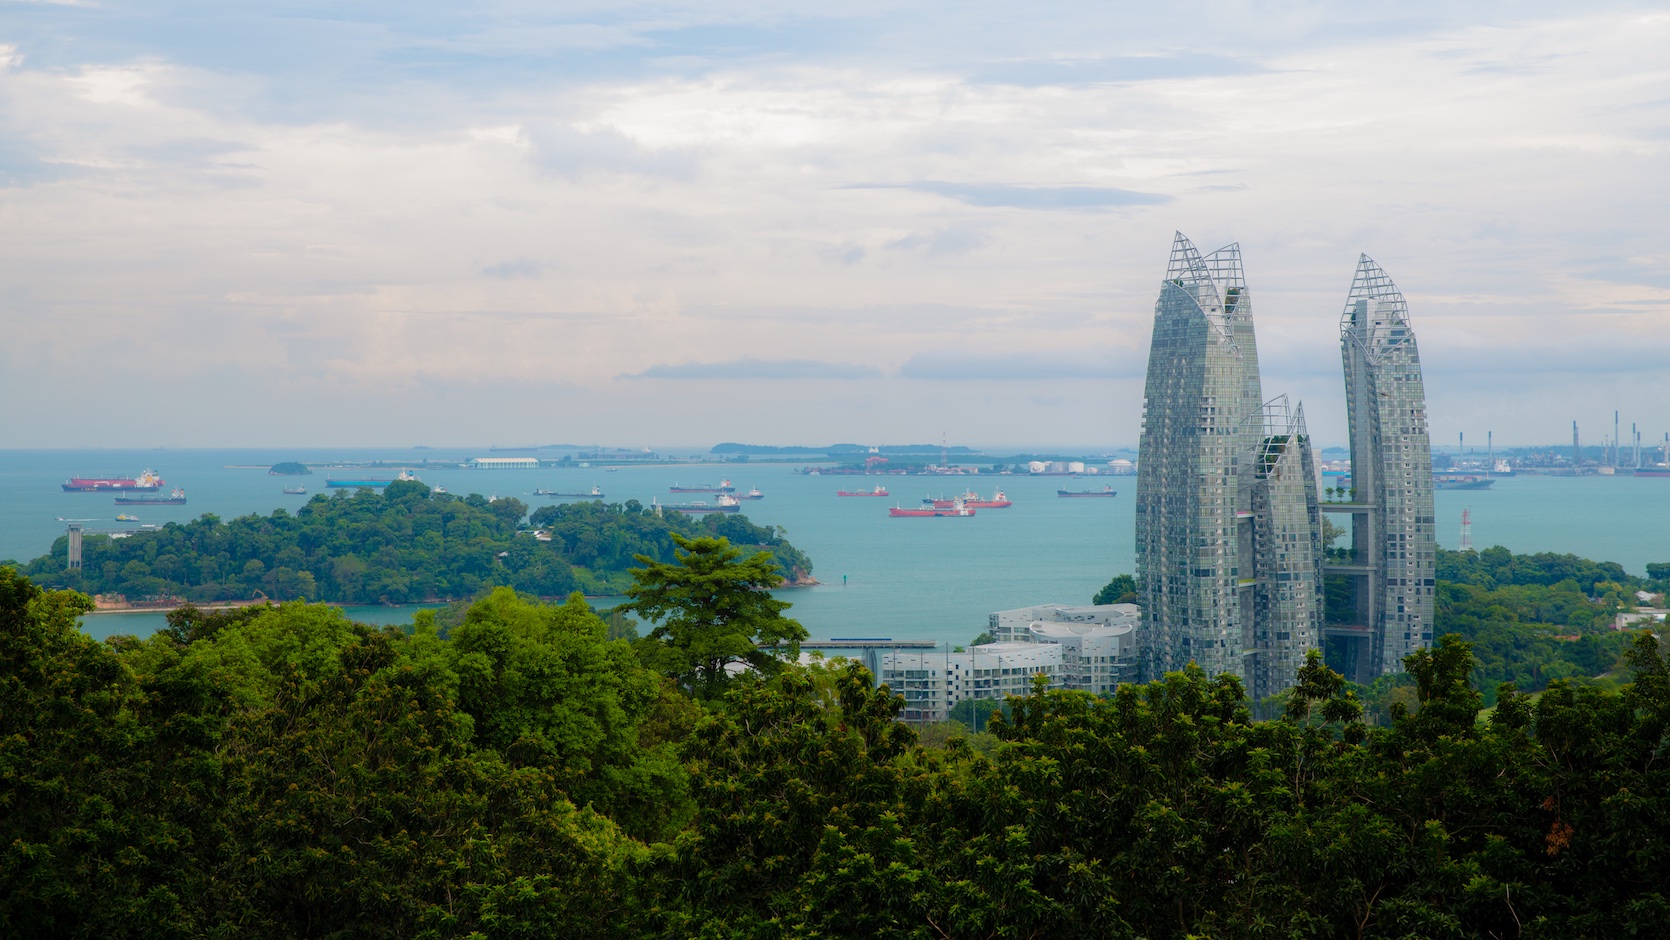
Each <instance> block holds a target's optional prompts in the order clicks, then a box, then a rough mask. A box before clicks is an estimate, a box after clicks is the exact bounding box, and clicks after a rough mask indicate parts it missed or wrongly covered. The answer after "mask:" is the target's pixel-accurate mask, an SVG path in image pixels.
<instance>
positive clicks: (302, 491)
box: [284, 486, 307, 496]
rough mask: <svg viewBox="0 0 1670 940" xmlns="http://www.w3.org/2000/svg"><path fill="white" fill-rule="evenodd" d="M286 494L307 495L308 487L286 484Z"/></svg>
mask: <svg viewBox="0 0 1670 940" xmlns="http://www.w3.org/2000/svg"><path fill="white" fill-rule="evenodd" d="M284 495H285V496H306V495H307V487H305V486H286V487H285V488H284Z"/></svg>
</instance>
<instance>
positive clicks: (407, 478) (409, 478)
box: [325, 470, 422, 490]
mask: <svg viewBox="0 0 1670 940" xmlns="http://www.w3.org/2000/svg"><path fill="white" fill-rule="evenodd" d="M421 482H422V481H421V480H419V479H418V478H417V474H415V473H412V472H411V471H410V470H402V471H400V475H399V476H397V477H395V478H394V479H392V480H373V479H369V478H367V479H363V480H356V479H347V480H332V479H330V478H329V477H327V478H325V485H326V486H329V487H333V488H335V489H359V488H360V487H362V486H364V487H369V488H371V489H374V490H380V489H382V488H383V487H385V486H388V485H389V484H390V483H421Z"/></svg>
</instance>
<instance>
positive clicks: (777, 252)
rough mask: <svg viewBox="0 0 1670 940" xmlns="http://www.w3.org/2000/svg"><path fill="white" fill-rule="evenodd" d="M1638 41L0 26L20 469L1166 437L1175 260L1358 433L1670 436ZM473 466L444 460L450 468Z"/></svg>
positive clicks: (11, 380)
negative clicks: (1153, 376)
mask: <svg viewBox="0 0 1670 940" xmlns="http://www.w3.org/2000/svg"><path fill="white" fill-rule="evenodd" d="M1667 46H1670V14H1666V13H1664V12H1662V11H1658V10H1655V9H1652V8H1651V7H1650V6H1648V5H1645V4H1628V3H1623V4H1616V3H1615V4H1600V5H1596V6H1593V7H1586V8H1584V9H1583V10H1581V11H1577V10H1575V9H1574V8H1571V7H1570V6H1569V5H1565V4H1553V3H1529V4H1525V3H1514V4H1509V3H1487V4H1479V5H1474V6H1470V7H1468V8H1466V9H1465V10H1459V9H1458V8H1456V7H1454V6H1451V5H1444V4H1437V3H1421V4H1414V5H1399V6H1398V7H1397V8H1396V10H1395V11H1382V10H1374V9H1368V8H1364V7H1362V6H1361V5H1354V4H1346V3H1313V4H1307V5H1304V6H1302V7H1296V8H1291V9H1285V10H1284V9H1276V8H1267V7H1264V6H1262V5H1257V4H1227V5H1195V6H1185V7H1176V6H1172V7H1166V8H1163V9H1161V8H1151V7H1146V6H1136V5H1115V6H1091V5H1079V4H1035V5H1029V6H1027V7H1026V8H1024V9H1023V8H1017V7H1013V6H1012V5H999V4H990V3H975V4H966V5H961V6H959V7H957V8H956V9H955V11H947V10H944V9H940V8H936V7H934V6H931V5H927V4H918V5H904V6H900V5H894V4H887V5H883V4H866V3H859V4H848V5H846V6H845V7H844V8H843V9H842V10H841V11H838V12H833V13H831V12H828V11H825V10H823V9H821V8H820V7H818V6H814V5H811V4H792V5H784V6H779V7H776V8H774V9H771V10H769V11H767V12H761V11H760V10H758V9H756V8H755V7H754V6H753V5H745V4H734V3H725V2H717V3H706V4H687V5H678V4H656V5H649V4H608V5H605V4H568V5H565V6H563V7H562V8H560V9H557V10H549V9H546V8H543V7H540V6H537V5H527V4H517V3H489V4H484V5H479V6H476V7H472V8H470V9H468V10H463V9H455V8H453V7H451V6H442V5H439V4H421V3H419V4H411V3H408V4H380V5H365V6H360V7H356V8H354V9H352V10H344V9H341V8H337V7H326V6H319V5H314V4H305V3H259V4H255V5H250V6H230V7H225V6H199V5H189V4H183V3H168V2H150V3H109V2H89V3H73V2H40V3H19V2H0V318H3V325H4V329H5V330H6V334H7V342H6V343H5V344H3V345H0V390H3V392H4V394H6V395H7V396H8V398H9V400H11V401H13V402H16V403H18V404H17V406H14V407H13V408H11V409H8V413H7V415H6V417H5V418H4V419H3V420H0V447H71V446H103V447H150V446H157V445H167V446H176V447H236V446H268V445H273V446H277V445H313V446H321V447H326V446H366V445H379V446H407V445H409V444H412V443H423V442H433V441H437V440H440V441H445V440H461V439H477V440H481V441H497V442H500V443H501V444H503V443H518V442H528V443H532V442H550V441H600V442H603V443H606V444H614V445H620V446H638V445H642V444H646V443H654V442H657V441H710V442H718V441H726V440H731V441H743V442H748V443H769V444H823V443H832V442H837V441H854V442H864V443H910V442H919V441H925V440H928V441H931V440H938V439H939V437H940V434H941V432H944V433H945V434H946V435H947V436H948V438H949V439H950V441H951V442H952V443H954V444H957V443H961V444H968V445H971V446H978V445H981V444H990V443H993V442H998V441H1005V440H1040V441H1051V440H1053V441H1060V442H1085V441H1092V442H1093V441H1107V442H1110V443H1109V444H1107V445H1105V446H1108V447H1115V446H1133V445H1134V443H1135V441H1136V440H1137V436H1138V429H1139V423H1140V420H1141V411H1142V373H1143V369H1144V366H1145V364H1146V356H1147V344H1148V334H1149V329H1150V325H1151V321H1152V315H1153V306H1154V300H1155V296H1156V294H1157V293H1158V287H1159V283H1160V281H1161V279H1162V278H1163V276H1164V273H1165V265H1166V259H1167V254H1168V251H1169V248H1170V244H1171V236H1172V232H1173V231H1174V230H1181V231H1183V232H1184V233H1185V234H1187V235H1189V236H1190V237H1191V238H1192V239H1193V240H1194V241H1195V242H1196V243H1197V244H1198V245H1200V247H1201V248H1202V249H1204V250H1211V249H1213V248H1216V247H1218V246H1219V245H1222V244H1225V243H1227V242H1230V241H1239V242H1240V244H1241V246H1242V249H1243V253H1244V255H1245V258H1246V265H1247V275H1248V280H1249V284H1250V286H1251V290H1252V296H1253V310H1254V320H1255V323H1256V327H1257V331H1258V344H1259V355H1260V362H1261V370H1262V373H1263V378H1264V391H1265V394H1266V397H1273V396H1274V395H1276V394H1279V393H1282V392H1286V393H1288V394H1289V395H1290V396H1291V397H1292V398H1294V399H1295V400H1301V401H1303V403H1304V406H1305V411H1306V416H1307V419H1308V421H1309V426H1310V429H1311V431H1312V432H1313V434H1314V436H1315V438H1316V439H1317V443H1318V444H1319V445H1320V446H1330V445H1338V444H1342V443H1343V442H1344V440H1345V410H1344V392H1343V385H1342V378H1341V372H1340V357H1339V350H1338V318H1339V313H1340V309H1341V307H1342V305H1343V303H1344V300H1345V295H1346V291H1347V288H1348V287H1349V285H1350V281H1351V275H1352V272H1353V269H1354V267H1355V264H1356V260H1357V255H1358V253H1359V252H1367V253H1368V254H1369V255H1371V256H1372V257H1373V258H1375V260H1376V261H1378V262H1379V263H1380V264H1381V265H1382V266H1383V267H1384V268H1385V269H1386V270H1387V272H1388V273H1389V274H1390V275H1391V276H1392V277H1393V278H1394V279H1395V280H1396V281H1397V283H1398V285H1399V286H1400V288H1401V289H1402V290H1403V292H1404V294H1405V295H1406V296H1407V298H1408V300H1409V304H1410V310H1411V320H1412V324H1413V326H1414V328H1415V330H1416V332H1417V335H1418V337H1419V343H1420V349H1421V354H1422V359H1423V363H1424V365H1425V372H1426V390H1427V395H1428V403H1429V405H1428V409H1429V416H1430V421H1431V430H1432V438H1433V441H1434V442H1435V443H1436V444H1439V445H1453V444H1454V442H1455V440H1456V434H1457V432H1458V431H1465V432H1466V434H1467V438H1468V442H1469V444H1470V445H1471V444H1473V443H1474V442H1475V441H1476V442H1477V443H1478V444H1480V445H1482V444H1483V443H1484V439H1485V432H1486V431H1494V434H1495V440H1496V444H1497V446H1498V447H1509V446H1515V445H1522V444H1554V443H1563V442H1567V441H1569V437H1570V426H1571V421H1572V420H1574V419H1576V420H1579V421H1581V422H1582V423H1583V439H1584V441H1585V443H1590V444H1594V443H1599V441H1600V439H1601V438H1602V436H1603V435H1605V434H1609V433H1610V431H1611V421H1612V411H1613V409H1614V408H1618V409H1621V410H1622V412H1623V416H1622V423H1623V429H1624V431H1625V433H1626V434H1627V432H1628V429H1629V426H1630V424H1631V422H1637V423H1639V425H1640V427H1641V429H1642V432H1643V446H1644V447H1646V446H1651V445H1652V444H1653V443H1655V442H1657V441H1658V440H1659V438H1660V436H1661V435H1662V434H1663V433H1664V432H1665V431H1666V430H1667V429H1670V388H1667V387H1666V386H1667V384H1670V382H1667V379H1666V378H1665V374H1664V373H1665V369H1664V363H1665V361H1666V359H1667V354H1670V331H1667V330H1666V329H1665V328H1664V320H1663V317H1664V314H1665V312H1666V307H1667V305H1670V251H1667V250H1666V248H1665V247H1664V235H1663V221H1662V220H1663V218H1664V217H1665V216H1666V208H1667V207H1666V205H1665V202H1666V196H1665V190H1666V187H1665V186H1664V184H1663V168H1664V166H1665V162H1666V150H1667V142H1670V64H1667V63H1666V61H1665V58H1664V55H1663V49H1664V48H1666V47H1667ZM436 446H440V445H436Z"/></svg>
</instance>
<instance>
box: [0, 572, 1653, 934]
mask: <svg viewBox="0 0 1670 940" xmlns="http://www.w3.org/2000/svg"><path fill="white" fill-rule="evenodd" d="M87 607H88V600H87V598H86V597H85V596H84V595H80V594H77V593H74V592H68V591H60V592H49V591H43V590H42V589H41V588H39V587H38V586H36V585H34V584H32V583H30V582H29V581H28V580H27V579H24V578H22V577H19V576H17V575H16V574H15V573H14V572H13V571H12V570H11V569H7V568H0V807H3V808H4V811H3V812H0V932H4V933H6V934H8V935H17V936H64V937H96V938H100V940H117V938H127V937H163V938H169V937H181V938H184V937H200V936H239V937H251V938H267V937H272V938H278V937H307V938H312V937H320V938H323V937H341V936H354V937H372V938H382V937H388V938H395V937H400V938H405V937H417V938H442V937H471V936H474V937H482V936H504V937H545V936H553V937H554V936H563V937H588V938H589V937H597V938H622V940H624V938H644V937H650V938H654V937H663V938H684V937H712V938H719V937H745V938H760V940H765V938H813V937H817V938H854V940H856V938H910V940H929V938H945V937H998V938H1023V937H1046V936H1047V937H1052V938H1061V940H1079V938H1084V940H1089V938H1109V937H1111V938H1131V940H1134V938H1137V937H1144V938H1154V940H1185V938H1189V937H1205V936H1209V937H1213V938H1222V940H1238V938H1247V940H1251V938H1315V937H1357V938H1385V940H1392V938H1407V937H1444V938H1458V940H1475V938H1476V940H1485V938H1495V937H1516V938H1550V940H1552V938H1583V937H1591V938H1601V937H1617V936H1653V935H1659V934H1661V933H1662V931H1663V925H1664V924H1665V923H1666V921H1667V919H1670V901H1667V897H1666V889H1665V879H1664V872H1665V870H1666V865H1667V864H1670V847H1667V843H1666V840H1665V839H1664V838H1663V834H1664V829H1665V821H1666V820H1667V819H1670V762H1666V761H1665V760H1663V759H1662V750H1663V743H1664V740H1665V736H1666V734H1667V731H1670V664H1667V662H1666V659H1665V655H1664V650H1663V649H1662V648H1661V646H1660V644H1659V642H1658V641H1657V640H1656V639H1655V638H1654V637H1653V636H1652V635H1650V634H1646V633H1642V634H1638V635H1636V636H1635V637H1634V638H1633V646H1632V648H1631V651H1630V656H1629V661H1628V667H1629V678H1630V680H1631V681H1630V682H1629V683H1628V684H1626V685H1624V686H1623V687H1622V688H1620V689H1616V690H1613V689H1601V688H1594V687H1585V688H1578V687H1574V686H1572V685H1570V684H1568V683H1565V682H1563V681H1555V682H1553V683H1551V684H1550V685H1549V688H1548V689H1547V691H1546V692H1544V693H1543V694H1542V695H1541V696H1540V697H1538V698H1537V699H1536V700H1535V701H1532V700H1531V698H1530V697H1529V696H1526V695H1523V694H1520V693H1517V692H1515V691H1513V690H1512V689H1511V687H1509V688H1504V689H1502V690H1499V692H1498V695H1497V706H1496V708H1495V709H1494V711H1493V712H1491V713H1490V714H1489V715H1488V716H1486V715H1485V714H1483V712H1482V711H1481V704H1482V699H1481V696H1480V694H1479V691H1478V689H1477V688H1476V687H1474V686H1473V685H1472V684H1471V683H1470V682H1469V676H1470V675H1472V673H1473V670H1474V663H1473V659H1472V655H1471V651H1470V650H1469V648H1468V646H1467V644H1466V643H1464V642H1461V641H1460V640H1458V639H1457V638H1455V637H1453V636H1450V637H1445V638H1444V639H1443V640H1442V641H1441V642H1440V644H1439V645H1438V646H1437V647H1436V648H1434V649H1432V650H1429V651H1426V650H1424V651H1421V652H1419V653H1417V654H1416V655H1414V656H1412V657H1410V658H1409V659H1408V660H1406V666H1407V668H1408V669H1409V672H1410V675H1411V678H1412V679H1413V687H1412V688H1413V690H1414V692H1413V695H1412V696H1411V697H1410V699H1409V700H1408V702H1407V703H1398V704H1397V705H1395V706H1394V707H1393V708H1392V709H1391V711H1390V714H1389V716H1388V720H1387V721H1386V722H1385V723H1384V724H1382V725H1379V726H1371V725H1368V724H1365V723H1364V722H1363V720H1362V719H1363V709H1362V706H1361V704H1360V703H1359V702H1358V700H1357V698H1356V696H1355V694H1354V693H1353V691H1352V690H1351V689H1350V688H1349V687H1347V685H1346V684H1345V683H1344V682H1343V681H1342V680H1341V679H1340V677H1339V676H1338V674H1336V673H1333V672H1332V671H1330V670H1328V669H1327V668H1326V667H1325V666H1324V665H1323V664H1322V662H1321V660H1320V657H1318V656H1315V655H1313V656H1312V657H1311V658H1310V660H1309V661H1308V662H1307V663H1306V664H1305V666H1304V667H1303V668H1302V669H1301V671H1300V673H1299V675H1298V680H1299V682H1298V685H1297V686H1296V687H1295V689H1294V690H1293V692H1292V693H1291V694H1290V695H1288V696H1287V697H1286V699H1285V706H1284V708H1283V710H1282V712H1281V714H1280V717H1278V718H1276V719H1274V720H1269V721H1253V720H1252V719H1251V715H1250V711H1249V703H1248V702H1247V701H1246V697H1245V694H1244V690H1243V689H1242V687H1241V685H1240V683H1239V681H1238V680H1236V679H1235V678H1234V677H1232V676H1227V675H1225V676H1207V675H1205V674H1204V673H1202V672H1200V671H1199V670H1198V669H1194V668H1190V669H1188V670H1185V671H1183V672H1177V673H1171V674H1168V675H1167V676H1165V677H1164V678H1163V679H1161V680H1159V681H1156V682H1152V683H1149V684H1147V685H1125V686H1122V687H1120V689H1119V691H1118V692H1117V693H1116V694H1115V695H1114V696H1112V697H1111V698H1107V699H1097V698H1093V697H1091V696H1089V695H1087V694H1085V693H1082V692H1062V691H1057V692H1050V691H1045V690H1044V689H1043V688H1042V686H1041V685H1040V686H1039V687H1038V688H1037V690H1036V691H1035V692H1034V693H1033V694H1031V695H1028V696H1022V697H1016V698H1011V699H1009V701H1008V703H1007V705H1008V708H1007V713H1006V714H1004V713H993V714H991V715H990V716H989V721H990V727H991V737H992V738H993V739H994V743H993V744H992V746H991V747H990V749H989V753H984V752H982V751H981V750H976V749H975V748H973V747H970V746H969V744H968V743H967V742H966V741H965V740H964V739H962V738H958V737H952V738H950V739H949V740H947V741H944V742H943V744H942V746H938V747H928V746H924V744H923V740H922V739H919V738H918V736H917V733H916V731H915V730H913V729H912V728H910V727H907V726H906V725H904V724H901V723H899V722H898V721H897V720H896V717H897V715H898V713H899V709H900V707H901V700H900V699H898V698H896V697H895V696H894V695H893V693H892V691H891V690H889V689H887V688H885V687H882V688H879V689H878V688H875V687H873V685H872V683H871V678H870V675H869V673H868V672H866V671H865V670H864V669H863V668H862V667H860V666H857V665H855V664H851V663H846V662H842V661H834V662H831V663H828V664H821V663H817V662H813V663H810V664H807V665H796V664H794V663H793V662H785V663H784V667H783V668H782V669H781V670H779V671H777V672H776V673H775V674H774V675H772V676H771V677H770V678H766V677H764V676H762V675H759V674H750V673H741V674H737V675H735V676H733V677H732V678H731V679H730V680H728V681H727V682H726V683H725V687H724V688H723V689H722V690H720V691H718V692H717V693H716V694H715V695H714V696H712V697H711V698H707V699H703V698H698V697H695V696H692V695H690V694H687V693H686V692H685V691H683V690H681V689H680V687H679V685H678V684H677V683H676V682H675V681H674V680H673V679H671V678H669V677H668V676H667V675H665V674H663V673H659V672H657V671H656V669H655V668H653V667H651V666H650V665H648V661H647V660H646V659H645V658H644V657H642V656H640V655H637V653H636V651H635V649H634V647H633V646H632V645H631V644H628V643H627V642H626V641H624V640H610V639H608V638H607V632H606V626H605V624H604V623H603V621H602V620H600V619H599V618H598V617H597V616H596V615H595V614H594V613H593V612H592V611H591V610H590V609H589V608H588V607H587V605H586V604H585V603H584V601H583V600H580V599H578V598H575V599H570V600H569V601H568V602H567V603H564V604H560V605H546V604H541V603H538V602H535V601H531V600H528V599H526V598H522V597H518V596H517V595H516V594H514V593H513V592H511V591H509V590H505V589H500V590H498V591H495V592H493V593H491V594H489V595H488V596H486V597H484V598H482V599H481V600H480V601H478V602H476V604H474V605H473V606H472V607H471V608H470V609H469V611H468V613H467V615H466V616H465V618H464V621H463V623H461V624H459V625H457V626H455V627H454V628H453V629H452V630H451V631H450V632H448V633H446V634H444V635H443V634H442V633H440V632H439V631H437V630H436V629H434V625H433V619H432V618H425V617H420V618H419V619H418V620H417V622H416V623H415V624H414V625H413V627H412V628H410V629H409V630H401V629H399V628H393V627H385V628H377V627H370V626H366V625H363V624H357V623H353V622H351V621H350V620H348V619H347V618H346V617H344V616H343V614H342V613H341V611H340V610H337V609H334V608H330V607H325V606H320V605H306V604H300V603H291V604H285V605H283V606H280V607H269V608H261V609H250V610H241V611H235V612H230V613H224V614H210V615H192V616H186V617H180V618H177V622H176V623H173V624H171V627H170V629H168V630H165V631H160V632H158V633H157V634H155V635H153V636H152V637H150V638H148V639H145V640H134V639H132V638H115V639H113V640H111V641H107V642H104V643H99V642H95V641H93V640H92V639H90V638H88V637H87V636H86V635H85V634H83V633H81V632H80V631H79V630H78V629H77V627H76V617H77V616H78V615H79V614H80V613H81V612H82V611H84V610H86V609H87ZM639 642H640V643H643V642H653V641H650V640H648V639H646V640H641V641H639Z"/></svg>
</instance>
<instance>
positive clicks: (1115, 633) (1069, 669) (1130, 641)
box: [1028, 605, 1142, 695]
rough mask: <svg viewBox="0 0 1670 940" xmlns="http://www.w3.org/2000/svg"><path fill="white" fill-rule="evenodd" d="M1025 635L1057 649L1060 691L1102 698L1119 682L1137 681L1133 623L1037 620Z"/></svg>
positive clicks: (1138, 655)
mask: <svg viewBox="0 0 1670 940" xmlns="http://www.w3.org/2000/svg"><path fill="white" fill-rule="evenodd" d="M1120 606H1135V605H1120ZM1028 632H1029V633H1030V634H1031V635H1032V641H1033V642H1034V643H1037V644H1040V645H1043V644H1050V645H1053V646H1058V647H1060V648H1061V673H1060V675H1061V687H1062V688H1065V689H1077V690H1079V691H1081V692H1089V693H1090V694H1092V695H1103V694H1107V693H1111V692H1113V690H1114V689H1116V688H1118V687H1119V683H1121V682H1135V681H1136V680H1137V672H1138V670H1139V669H1140V668H1141V664H1142V651H1141V649H1140V648H1139V646H1138V643H1137V637H1138V633H1137V623H1136V621H1135V620H1132V621H1130V622H1127V623H1115V624H1101V623H1063V622H1058V621H1048V620H1039V621H1035V622H1034V623H1033V624H1032V625H1031V626H1030V627H1029V628H1028Z"/></svg>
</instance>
